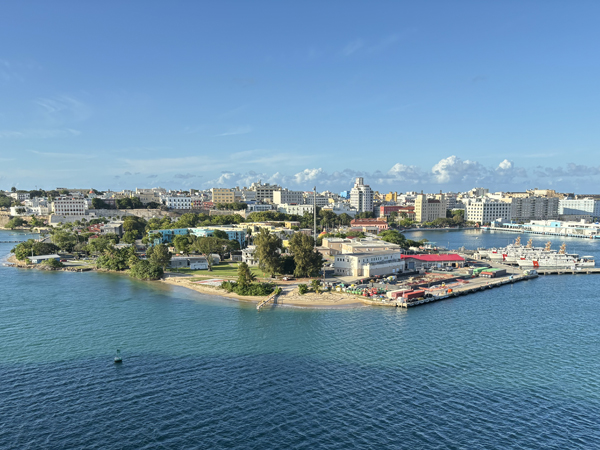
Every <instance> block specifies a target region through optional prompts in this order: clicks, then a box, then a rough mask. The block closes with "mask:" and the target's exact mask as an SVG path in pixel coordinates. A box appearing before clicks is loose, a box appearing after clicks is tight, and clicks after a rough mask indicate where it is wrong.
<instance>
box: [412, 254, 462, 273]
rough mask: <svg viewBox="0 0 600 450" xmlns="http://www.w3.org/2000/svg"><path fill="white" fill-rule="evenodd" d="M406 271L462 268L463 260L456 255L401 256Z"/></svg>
mask: <svg viewBox="0 0 600 450" xmlns="http://www.w3.org/2000/svg"><path fill="white" fill-rule="evenodd" d="M402 259H403V260H405V262H406V269H407V270H421V269H424V270H427V269H441V268H442V267H464V265H465V259H464V258H463V257H462V256H460V255H457V254H456V253H450V254H447V255H443V254H442V255H402Z"/></svg>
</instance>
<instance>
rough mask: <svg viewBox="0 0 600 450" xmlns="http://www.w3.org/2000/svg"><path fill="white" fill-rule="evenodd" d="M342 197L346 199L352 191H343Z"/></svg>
mask: <svg viewBox="0 0 600 450" xmlns="http://www.w3.org/2000/svg"><path fill="white" fill-rule="evenodd" d="M340 197H342V198H345V199H346V200H347V199H349V198H350V191H342V192H340Z"/></svg>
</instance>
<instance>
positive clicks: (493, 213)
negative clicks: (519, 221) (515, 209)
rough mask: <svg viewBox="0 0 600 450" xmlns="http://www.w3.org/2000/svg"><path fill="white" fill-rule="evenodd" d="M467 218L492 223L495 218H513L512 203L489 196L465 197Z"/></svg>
mask: <svg viewBox="0 0 600 450" xmlns="http://www.w3.org/2000/svg"><path fill="white" fill-rule="evenodd" d="M463 202H464V203H465V220H466V221H468V222H479V223H481V224H483V223H491V222H493V221H494V220H497V219H502V220H511V218H512V205H511V204H510V203H506V202H501V201H497V200H491V199H488V198H485V197H483V198H476V199H465V200H463Z"/></svg>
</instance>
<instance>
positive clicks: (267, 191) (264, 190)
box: [250, 180, 281, 202]
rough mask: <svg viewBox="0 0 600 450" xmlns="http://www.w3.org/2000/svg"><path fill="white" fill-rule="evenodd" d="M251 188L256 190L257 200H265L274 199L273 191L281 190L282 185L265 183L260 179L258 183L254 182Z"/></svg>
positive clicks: (270, 200)
mask: <svg viewBox="0 0 600 450" xmlns="http://www.w3.org/2000/svg"><path fill="white" fill-rule="evenodd" d="M250 190H251V191H254V192H256V201H259V202H264V201H269V202H272V201H273V192H275V191H280V190H281V186H278V185H276V184H269V183H265V184H262V182H261V180H258V183H252V185H251V186H250Z"/></svg>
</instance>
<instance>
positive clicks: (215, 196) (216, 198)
mask: <svg viewBox="0 0 600 450" xmlns="http://www.w3.org/2000/svg"><path fill="white" fill-rule="evenodd" d="M210 191H211V192H212V202H213V203H233V202H235V193H234V192H233V189H227V188H212V189H211V190H210Z"/></svg>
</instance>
